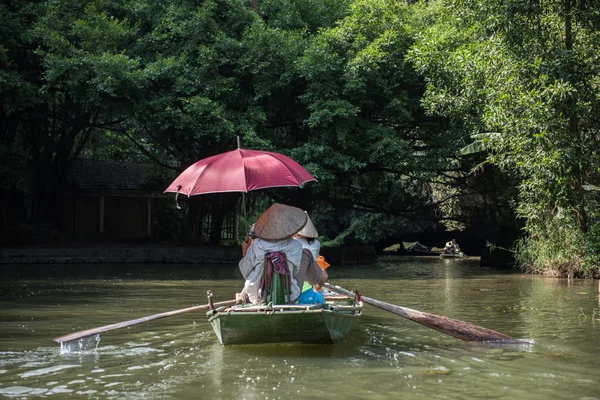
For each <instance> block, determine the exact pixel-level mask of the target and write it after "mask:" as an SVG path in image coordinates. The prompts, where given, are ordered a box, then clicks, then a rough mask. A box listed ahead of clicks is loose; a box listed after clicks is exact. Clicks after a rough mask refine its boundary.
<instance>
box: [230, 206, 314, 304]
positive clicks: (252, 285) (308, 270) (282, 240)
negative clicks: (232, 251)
mask: <svg viewBox="0 0 600 400" xmlns="http://www.w3.org/2000/svg"><path fill="white" fill-rule="evenodd" d="M307 220H308V216H307V215H306V214H305V213H304V211H302V210H300V209H299V208H296V207H291V206H286V205H283V204H277V203H276V204H273V205H272V206H271V207H269V209H267V210H266V211H265V212H264V213H263V214H262V215H261V216H260V217H259V218H258V220H257V221H256V223H255V224H254V231H255V234H256V236H257V239H255V240H254V241H252V243H249V242H248V241H245V242H244V243H243V244H242V255H243V258H242V259H241V260H240V263H239V267H240V272H241V273H242V276H243V277H244V279H245V280H246V281H245V284H244V289H243V290H242V293H241V294H239V297H240V298H242V299H245V298H246V296H247V297H248V299H249V300H250V302H251V303H253V304H259V303H260V301H261V295H262V293H261V289H262V288H261V284H263V285H264V282H263V281H261V279H262V277H263V271H264V261H265V255H266V254H267V253H269V252H273V251H280V252H282V253H284V254H285V256H286V259H287V263H288V269H289V271H290V273H291V285H290V286H291V287H290V299H291V300H292V302H295V301H296V300H297V299H298V298H299V297H300V295H301V293H302V291H301V288H302V286H303V283H304V281H307V282H309V283H310V284H311V285H312V284H316V283H318V282H320V281H321V280H322V277H323V275H322V273H321V269H320V268H319V267H318V265H317V264H316V262H315V260H314V257H313V256H312V253H311V252H310V251H309V250H303V248H302V244H301V243H300V242H299V241H297V240H294V239H293V238H292V235H293V234H295V233H296V232H298V231H299V230H300V229H302V228H303V227H304V225H305V224H306V221H307ZM237 296H238V295H237V294H236V297H237Z"/></svg>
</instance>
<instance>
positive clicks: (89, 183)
mask: <svg viewBox="0 0 600 400" xmlns="http://www.w3.org/2000/svg"><path fill="white" fill-rule="evenodd" d="M148 168H149V165H147V164H139V163H133V162H119V161H110V160H90V159H86V158H78V159H76V160H75V161H74V162H73V165H72V166H71V171H70V173H69V183H70V184H73V185H75V186H77V187H79V188H82V189H145V188H146V186H147V183H148V182H147V179H146V178H145V171H147V170H148Z"/></svg>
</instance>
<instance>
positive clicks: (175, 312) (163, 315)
mask: <svg viewBox="0 0 600 400" xmlns="http://www.w3.org/2000/svg"><path fill="white" fill-rule="evenodd" d="M233 304H235V300H227V301H222V302H220V303H214V304H213V307H215V308H216V307H221V306H230V305H233ZM209 308H210V305H209V304H205V305H203V306H193V307H188V308H182V309H180V310H173V311H167V312H163V313H160V314H154V315H149V316H147V317H142V318H138V319H132V320H130V321H123V322H117V323H116V324H110V325H104V326H99V327H97V328H91V329H86V330H84V331H79V332H73V333H69V334H67V335H64V336H60V337H57V338H55V339H52V340H54V341H55V342H57V343H62V342H70V341H71V340H77V339H81V338H84V337H88V336H92V335H96V334H98V333H104V332H108V331H114V330H116V329H121V328H127V327H128V326H132V325H137V324H141V323H142V322H148V321H152V320H155V319H160V318H166V317H172V316H174V315H179V314H183V313H187V312H191V311H201V310H208V309H209Z"/></svg>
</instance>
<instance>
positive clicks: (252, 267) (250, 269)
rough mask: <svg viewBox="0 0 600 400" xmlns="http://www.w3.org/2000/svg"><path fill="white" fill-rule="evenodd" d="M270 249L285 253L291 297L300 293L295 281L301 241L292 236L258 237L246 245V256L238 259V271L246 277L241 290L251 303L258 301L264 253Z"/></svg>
mask: <svg viewBox="0 0 600 400" xmlns="http://www.w3.org/2000/svg"><path fill="white" fill-rule="evenodd" d="M270 251H281V252H283V253H285V255H286V258H287V261H288V268H289V269H290V272H291V274H292V287H291V298H292V299H297V298H298V297H299V296H300V294H301V290H300V287H299V286H298V282H297V281H296V275H297V274H298V270H299V269H300V262H301V261H302V245H301V243H300V242H298V241H296V240H294V239H292V238H288V239H284V240H278V241H273V242H271V241H268V240H264V239H260V238H258V239H254V240H253V241H252V243H251V244H250V246H249V247H248V251H247V252H246V256H245V257H243V258H242V259H241V260H240V264H239V266H240V272H241V273H242V276H243V277H244V279H246V282H245V283H244V290H243V292H245V293H246V294H247V295H248V298H249V299H250V302H251V303H252V304H259V303H260V294H259V292H258V291H259V285H260V280H261V278H262V274H263V267H264V262H265V254H267V253H268V252H270Z"/></svg>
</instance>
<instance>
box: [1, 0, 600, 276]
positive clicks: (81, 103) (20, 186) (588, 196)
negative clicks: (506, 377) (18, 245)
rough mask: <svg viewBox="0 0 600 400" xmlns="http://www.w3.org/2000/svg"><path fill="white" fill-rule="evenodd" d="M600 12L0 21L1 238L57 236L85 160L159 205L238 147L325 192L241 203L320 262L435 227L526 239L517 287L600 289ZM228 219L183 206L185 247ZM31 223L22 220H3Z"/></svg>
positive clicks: (383, 2) (47, 6)
mask: <svg viewBox="0 0 600 400" xmlns="http://www.w3.org/2000/svg"><path fill="white" fill-rule="evenodd" d="M595 10H596V8H595V7H593V5H592V4H591V2H577V1H575V0H562V1H561V2H550V1H544V0H537V1H534V0H530V1H527V0H526V1H515V0H493V1H483V0H481V1H474V2H473V1H464V0H437V1H429V2H422V3H419V2H417V3H415V2H412V1H407V2H404V1H397V0H293V1H292V0H202V1H189V0H188V1H181V2H175V3H173V2H164V1H150V0H120V1H116V0H89V1H83V2H81V1H80V2H75V1H72V0H59V1H44V0H38V1H35V2H25V1H22V0H21V1H19V0H11V1H7V2H4V4H3V5H2V6H0V26H1V28H0V37H1V38H2V41H1V45H0V95H1V96H2V99H3V101H2V105H1V107H2V113H1V115H0V154H1V155H2V157H1V158H0V173H1V174H2V180H1V182H0V199H1V204H0V206H1V209H2V219H1V221H0V225H1V228H2V232H3V233H4V234H7V233H6V232H8V227H9V226H10V225H11V224H15V223H19V222H22V221H31V222H34V223H37V224H39V223H45V222H50V223H52V224H53V225H54V226H56V227H57V228H58V229H59V230H60V226H61V223H62V220H63V217H62V214H63V212H64V210H63V209H62V207H63V201H62V198H63V193H64V190H65V187H66V183H67V177H68V174H69V167H70V165H71V164H72V162H73V160H75V159H76V158H78V157H93V158H102V159H113V160H127V161H143V162H152V163H154V164H155V165H156V166H157V167H160V168H162V171H163V172H160V173H157V174H155V175H156V176H155V177H154V178H155V179H153V181H154V182H155V183H156V184H157V188H161V185H164V183H165V182H166V179H167V177H168V176H170V175H169V173H168V171H171V173H175V172H177V171H180V170H181V169H183V168H185V167H186V166H187V165H189V164H191V163H192V162H194V161H196V160H198V159H200V158H203V157H206V156H209V155H213V154H216V153H220V152H224V151H227V150H231V149H233V148H235V146H236V135H240V136H241V137H242V144H243V146H244V147H247V148H255V149H266V150H274V151H278V152H282V153H285V154H288V155H290V156H292V157H293V158H294V159H296V160H297V161H299V162H300V163H301V164H302V165H304V166H305V167H306V168H307V169H308V170H309V171H310V172H312V173H313V174H314V175H315V177H316V178H317V179H318V180H319V183H318V184H311V185H309V186H308V187H307V188H305V189H303V190H301V191H298V190H295V191H294V190H273V191H265V192H262V193H261V194H254V195H253V196H250V197H251V198H250V204H251V206H254V208H253V209H251V214H252V215H256V214H257V213H258V212H260V208H262V207H264V205H265V204H268V202H269V201H266V200H264V199H263V198H262V197H264V196H267V195H268V196H270V197H271V198H274V199H276V200H280V201H285V202H288V203H292V204H296V205H298V206H300V207H302V208H304V209H308V210H311V212H312V214H311V215H312V216H313V220H314V222H315V223H316V224H317V226H319V227H320V231H321V233H322V234H323V235H324V237H325V238H326V239H329V240H331V241H332V243H339V244H341V243H352V242H358V243H373V244H379V245H383V244H385V243H387V242H388V241H389V242H390V243H393V242H394V241H396V242H397V241H398V240H399V239H402V238H404V237H406V235H411V234H415V233H423V232H440V231H443V229H444V227H445V228H446V229H452V230H463V231H466V232H469V231H470V232H472V234H473V235H475V236H481V235H480V234H479V233H481V232H486V235H487V236H486V238H487V239H490V240H492V241H496V242H502V245H507V244H508V245H510V243H505V242H506V241H507V239H506V237H507V236H509V237H511V238H514V233H513V232H514V231H515V229H517V228H518V226H520V224H521V222H520V221H526V234H527V235H526V237H525V238H524V239H523V240H522V241H521V242H520V243H519V246H518V249H519V260H520V261H521V262H522V264H523V265H527V266H529V268H532V269H534V270H536V271H539V270H543V268H545V267H546V266H549V265H550V266H553V267H555V269H558V270H561V271H562V270H564V271H568V272H566V273H569V274H570V273H572V272H571V271H575V272H574V273H579V271H583V270H585V271H586V274H588V275H589V274H594V271H596V270H597V269H596V266H595V265H597V264H596V261H597V259H600V256H598V255H597V254H600V253H599V252H598V251H597V250H596V249H597V248H598V247H599V246H598V245H597V243H600V239H598V235H597V232H598V228H597V227H596V218H597V211H596V210H597V203H596V201H597V199H596V193H597V190H598V185H597V183H598V182H597V179H598V167H599V165H597V164H598V160H597V155H598V154H597V153H598V144H597V143H598V137H597V135H598V129H597V126H598V120H599V117H600V114H598V113H599V112H600V111H598V110H600V108H599V107H598V104H597V103H598V101H600V96H599V95H598V90H599V84H600V81H599V79H600V78H599V77H600V74H599V71H598V68H599V67H598V65H600V63H599V61H600V60H598V58H599V57H600V56H599V55H598V54H600V53H599V52H598V44H599V34H598V24H599V23H600V22H599V18H598V15H597V12H596V11H595ZM474 141H475V142H474ZM473 142H474V143H473ZM461 149H463V154H467V155H463V156H460V150H461ZM161 176H162V177H163V178H162V179H163V180H165V182H163V181H161ZM162 187H164V186H162ZM238 198H239V197H236V196H225V195H223V196H208V197H206V198H202V199H196V200H195V201H193V202H191V203H190V207H189V208H188V213H187V215H186V218H185V219H182V223H184V226H185V228H186V229H187V230H184V231H182V232H184V234H185V235H186V236H188V237H189V236H190V235H193V232H194V231H195V228H194V224H195V222H194V221H197V220H198V213H199V212H200V211H199V210H200V209H207V208H206V207H205V206H208V205H210V210H211V213H213V227H212V231H213V241H214V239H215V238H216V239H218V234H219V232H220V228H221V223H222V221H223V218H224V215H225V213H226V212H227V211H229V210H231V209H232V208H233V207H236V204H237V201H238ZM27 199H29V200H27ZM26 201H31V202H32V203H30V204H31V208H30V213H29V214H30V215H28V216H25V215H24V214H25V213H24V212H21V214H19V213H13V214H14V215H13V214H11V212H10V210H16V209H19V207H18V206H17V205H18V204H23V202H26ZM511 206H514V207H511ZM21 209H22V207H21ZM513 210H514V212H515V213H516V214H513ZM170 220H171V223H172V221H173V219H172V218H171V219H170ZM490 227H491V228H490ZM164 229H166V228H164ZM164 229H163V230H164ZM169 229H173V230H176V229H177V227H175V226H173V227H171V228H169ZM508 231H510V232H511V233H510V235H507V234H506V232H508ZM478 232H479V233H478ZM541 254H545V255H546V256H544V257H539V255H541ZM594 257H596V258H594Z"/></svg>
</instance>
